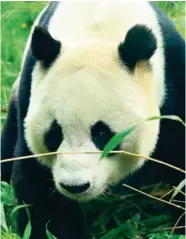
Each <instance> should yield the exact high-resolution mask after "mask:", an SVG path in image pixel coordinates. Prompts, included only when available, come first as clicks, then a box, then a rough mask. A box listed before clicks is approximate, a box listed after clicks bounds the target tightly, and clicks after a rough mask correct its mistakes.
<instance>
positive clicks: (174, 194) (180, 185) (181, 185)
mask: <svg viewBox="0 0 186 239" xmlns="http://www.w3.org/2000/svg"><path fill="white" fill-rule="evenodd" d="M185 185H186V179H183V180H182V181H181V182H180V183H179V184H178V186H177V187H176V188H175V191H174V193H173V194H172V197H171V199H170V200H172V199H173V198H174V197H175V196H176V195H177V194H178V193H179V192H180V191H181V189H182V188H183V187H184V186H185Z"/></svg>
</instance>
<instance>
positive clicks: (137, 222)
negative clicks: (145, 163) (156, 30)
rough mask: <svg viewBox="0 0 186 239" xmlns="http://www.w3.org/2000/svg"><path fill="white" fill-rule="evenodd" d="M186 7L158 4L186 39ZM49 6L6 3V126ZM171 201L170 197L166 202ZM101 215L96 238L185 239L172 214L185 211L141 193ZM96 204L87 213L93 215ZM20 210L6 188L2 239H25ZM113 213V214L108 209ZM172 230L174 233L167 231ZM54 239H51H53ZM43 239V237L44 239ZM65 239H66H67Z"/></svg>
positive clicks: (104, 207)
mask: <svg viewBox="0 0 186 239" xmlns="http://www.w3.org/2000/svg"><path fill="white" fill-rule="evenodd" d="M184 4H185V3H184V2H183V1H182V2H181V1H179V2H158V5H159V6H160V7H161V8H162V9H163V10H164V11H165V12H166V13H167V14H168V15H169V17H170V18H171V19H172V20H173V21H174V22H175V24H176V27H177V29H178V30H179V31H180V33H181V34H182V35H184V31H185V25H184V17H185V12H184V9H185V7H184ZM45 5H46V2H2V3H1V7H2V9H1V21H2V38H1V44H2V52H1V54H2V59H1V84H2V85H1V86H2V87H1V107H2V110H1V113H2V114H1V122H2V123H3V122H4V120H5V119H6V114H7V105H8V102H9V97H10V92H11V88H12V84H13V82H14V81H15V79H16V77H17V76H18V74H19V71H20V67H21V59H22V54H23V50H24V47H25V43H26V41H27V38H28V35H29V32H30V28H31V26H32V24H33V21H34V20H35V18H36V16H37V15H38V13H39V12H40V10H41V9H42V8H43V7H44V6H45ZM166 190H167V187H164V188H163V189H162V187H160V186H158V187H156V193H155V189H154V188H153V189H148V190H147V192H148V193H151V194H153V195H154V194H155V195H157V193H159V195H162V194H163V193H164V192H166ZM159 195H157V196H159ZM166 199H168V198H166ZM94 204H95V206H94V207H96V208H97V210H100V211H101V212H102V213H101V215H100V216H99V217H98V218H97V220H96V221H95V223H94V226H93V229H92V234H93V235H94V236H95V238H96V239H98V238H101V239H111V238H115V239H123V238H127V239H130V238H131V239H133V238H136V239H137V238H138V239H140V238H141V239H142V238H147V239H168V238H171V239H178V238H179V239H182V238H184V237H183V236H181V235H180V236H179V235H178V234H177V233H176V232H177V231H176V230H173V232H171V231H172V227H173V226H174V224H175V221H174V220H173V218H172V213H176V214H177V217H179V215H181V213H182V211H181V210H179V209H174V208H173V207H168V206H165V205H164V204H162V203H158V202H157V201H156V200H152V199H149V198H146V197H144V196H142V195H140V194H138V193H134V194H131V195H126V197H125V198H124V199H123V198H118V197H115V196H113V195H112V196H110V197H108V198H102V199H101V200H100V201H98V202H94ZM92 206H93V205H92V203H91V204H88V205H87V206H86V207H83V208H82V209H83V210H84V211H85V212H87V211H89V210H91V209H90V208H91V207H92ZM24 207H25V206H24ZM24 207H23V208H22V206H21V207H20V206H18V205H17V203H16V199H15V196H14V193H13V189H12V187H11V186H10V185H8V184H5V183H3V185H2V187H1V229H2V231H1V236H2V238H3V239H20V238H19V237H18V235H17V234H16V232H17V228H16V223H15V222H16V216H17V212H18V210H25V208H24ZM108 209H109V210H108ZM166 228H168V229H166ZM30 229H31V225H29V224H28V227H27V231H26V232H25V235H24V239H26V238H29V230H30ZM50 238H52V236H51V235H49V239H50ZM38 239H39V238H38ZM64 239H65V238H64Z"/></svg>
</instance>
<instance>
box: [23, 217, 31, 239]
mask: <svg viewBox="0 0 186 239" xmlns="http://www.w3.org/2000/svg"><path fill="white" fill-rule="evenodd" d="M31 230H32V227H31V223H30V220H29V221H28V224H27V226H26V228H25V231H24V234H23V239H30V235H31Z"/></svg>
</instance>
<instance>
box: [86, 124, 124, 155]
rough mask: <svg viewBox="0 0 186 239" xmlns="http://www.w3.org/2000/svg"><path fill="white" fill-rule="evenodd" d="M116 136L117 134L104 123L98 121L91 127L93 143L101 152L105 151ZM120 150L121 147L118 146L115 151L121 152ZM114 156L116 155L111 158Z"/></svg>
mask: <svg viewBox="0 0 186 239" xmlns="http://www.w3.org/2000/svg"><path fill="white" fill-rule="evenodd" d="M114 135H115V133H114V132H113V131H112V130H111V129H110V127H109V126H108V125H107V124H106V123H104V122H102V121H98V122H97V123H95V124H94V125H93V126H92V127H91V138H92V141H93V142H94V144H95V146H96V147H97V148H98V149H99V150H103V149H104V147H105V146H106V144H107V143H108V142H109V140H110V139H111V138H112V137H113V136H114ZM119 148H120V146H117V147H116V148H115V149H114V150H119ZM112 155H114V154H113V153H110V154H109V156H112Z"/></svg>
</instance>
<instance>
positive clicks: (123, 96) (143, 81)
mask: <svg viewBox="0 0 186 239" xmlns="http://www.w3.org/2000/svg"><path fill="white" fill-rule="evenodd" d="M184 52H185V42H184V40H183V39H182V37H181V36H180V35H179V33H178V32H177V30H176V29H175V27H174V25H173V24H172V23H171V21H170V20H169V19H168V18H167V17H166V16H165V15H164V13H163V12H161V10H160V9H159V8H158V7H157V6H156V5H155V4H154V3H150V2H147V1H135V2H133V1H130V2H129V1H128V2H127V1H126V2H125V1H118V2H113V1H90V2H85V1H82V2H80V1H77V2H75V1H64V2H50V3H49V4H48V6H47V7H46V8H45V9H44V10H43V11H42V13H41V14H40V15H39V17H38V18H37V20H36V22H35V23H34V26H33V28H32V30H31V34H30V37H29V39H28V42H27V45H26V49H25V53H24V56H23V63H22V69H21V73H20V75H19V77H18V79H17V81H16V83H15V84H14V87H13V91H12V97H11V101H10V105H9V112H8V116H7V120H6V123H5V125H4V129H3V133H2V145H1V153H2V159H6V158H10V157H20V156H26V155H33V154H40V153H47V152H53V151H57V152H61V151H63V152H72V153H73V152H74V153H75V152H87V151H97V150H103V149H104V147H105V145H106V144H107V142H108V141H109V140H110V139H111V138H112V137H113V136H114V135H115V134H116V133H118V132H120V131H122V130H124V129H125V128H127V127H129V126H131V125H133V124H134V123H136V122H141V120H144V119H146V118H148V117H151V116H159V115H177V116H179V117H181V119H182V120H184V119H185V111H184V96H185V92H184V88H185V87H184V86H185V85H184V84H185V83H184V81H185V79H184V68H185V61H184V59H185V56H184ZM118 149H119V150H126V151H129V152H133V153H137V154H140V155H145V156H151V157H154V158H157V159H159V160H162V161H165V162H168V163H170V164H173V165H175V166H178V167H181V168H184V128H183V126H182V125H181V124H180V123H178V122H173V121H169V120H163V121H161V122H160V121H159V120H155V121H151V122H150V121H149V122H146V123H144V124H141V125H140V126H139V127H137V128H136V129H135V130H134V131H133V132H132V133H131V134H130V135H128V136H127V137H126V138H125V140H124V141H123V142H122V143H121V144H120V145H119V146H117V148H116V150H118ZM181 179H182V174H181V173H176V171H175V170H173V169H168V168H167V167H164V166H163V165H159V164H155V163H153V162H150V161H148V162H146V161H145V159H144V158H143V157H141V158H136V157H133V156H130V157H129V156H128V155H124V154H110V155H109V156H108V157H106V158H105V159H103V160H100V154H58V155H50V156H41V157H39V158H33V159H27V160H18V161H15V162H14V163H4V164H2V180H5V181H10V180H11V182H12V184H13V186H14V188H15V193H16V196H17V199H18V202H19V203H23V202H24V203H26V204H31V205H32V206H31V207H30V216H31V223H32V235H31V239H45V238H46V235H45V227H46V224H47V223H48V222H49V223H48V228H49V230H50V231H51V232H52V233H53V234H54V235H55V236H56V237H57V238H58V239H80V238H88V235H87V234H86V233H85V230H84V223H88V222H84V217H83V214H82V211H81V209H80V207H79V203H86V202H88V201H91V200H93V199H96V198H99V196H100V195H101V194H103V193H104V191H105V190H106V189H107V188H108V187H109V186H110V185H111V186H112V187H113V190H114V189H116V188H117V190H119V188H120V183H121V182H126V183H128V184H129V185H133V186H135V187H138V186H141V185H147V184H153V183H157V182H161V181H163V182H167V183H170V184H173V185H176V183H178V182H179V181H180V180H181ZM54 191H55V193H53V192H54ZM123 193H125V192H123ZM26 225H27V215H26V214H25V212H24V211H22V210H20V213H19V218H18V226H19V231H20V234H23V231H24V229H25V226H26Z"/></svg>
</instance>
